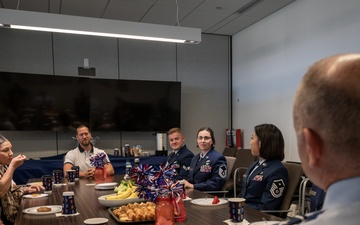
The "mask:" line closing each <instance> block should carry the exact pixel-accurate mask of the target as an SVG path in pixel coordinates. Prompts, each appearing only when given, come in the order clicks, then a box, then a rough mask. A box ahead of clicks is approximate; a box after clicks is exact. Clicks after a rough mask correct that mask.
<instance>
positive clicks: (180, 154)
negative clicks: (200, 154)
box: [166, 127, 194, 180]
mask: <svg viewBox="0 0 360 225" xmlns="http://www.w3.org/2000/svg"><path fill="white" fill-rule="evenodd" d="M168 139H169V143H170V147H171V148H172V149H173V152H172V153H171V154H170V155H169V158H168V160H167V161H166V165H171V166H172V167H173V168H174V169H175V170H176V172H177V176H176V178H175V179H176V180H183V179H187V178H188V177H189V170H190V163H191V159H192V158H193V157H194V153H192V152H191V151H190V150H189V149H188V148H187V147H186V144H185V137H184V135H183V133H182V131H181V129H180V128H177V127H175V128H171V129H170V130H169V131H168Z"/></svg>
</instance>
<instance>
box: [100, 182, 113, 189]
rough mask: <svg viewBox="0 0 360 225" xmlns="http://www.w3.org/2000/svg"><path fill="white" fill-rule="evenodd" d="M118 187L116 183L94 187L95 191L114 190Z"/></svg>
mask: <svg viewBox="0 0 360 225" xmlns="http://www.w3.org/2000/svg"><path fill="white" fill-rule="evenodd" d="M117 186H118V183H116V182H112V183H102V184H97V185H95V189H114V188H116V187H117Z"/></svg>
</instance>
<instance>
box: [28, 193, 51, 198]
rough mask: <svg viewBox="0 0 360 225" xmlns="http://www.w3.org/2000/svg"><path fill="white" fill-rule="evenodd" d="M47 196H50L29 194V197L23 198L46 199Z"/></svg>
mask: <svg viewBox="0 0 360 225" xmlns="http://www.w3.org/2000/svg"><path fill="white" fill-rule="evenodd" d="M47 196H49V195H48V194H27V195H24V196H23V197H24V198H44V197H47Z"/></svg>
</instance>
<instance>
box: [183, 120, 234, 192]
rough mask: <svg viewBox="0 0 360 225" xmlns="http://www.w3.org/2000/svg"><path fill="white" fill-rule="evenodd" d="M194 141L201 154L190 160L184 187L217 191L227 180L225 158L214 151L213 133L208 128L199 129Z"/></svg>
mask: <svg viewBox="0 0 360 225" xmlns="http://www.w3.org/2000/svg"><path fill="white" fill-rule="evenodd" d="M196 140H197V147H198V148H199V149H200V150H201V153H199V154H197V155H196V156H194V158H193V159H192V160H191V164H190V172H189V178H188V179H187V180H184V181H183V182H184V187H185V188H193V189H197V190H200V191H219V190H220V189H221V187H222V186H223V184H224V183H225V181H226V178H227V163H226V159H225V156H223V155H222V154H221V153H219V152H218V151H216V150H215V149H214V146H215V136H214V131H213V130H212V129H211V128H209V127H203V128H200V129H199V131H198V133H197V137H196Z"/></svg>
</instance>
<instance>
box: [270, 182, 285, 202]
mask: <svg viewBox="0 0 360 225" xmlns="http://www.w3.org/2000/svg"><path fill="white" fill-rule="evenodd" d="M284 189H285V184H284V181H283V180H282V179H280V180H274V181H273V183H272V185H271V189H270V193H271V195H272V196H273V197H274V198H279V197H281V196H282V195H283V193H284Z"/></svg>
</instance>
